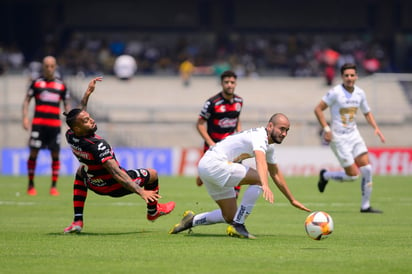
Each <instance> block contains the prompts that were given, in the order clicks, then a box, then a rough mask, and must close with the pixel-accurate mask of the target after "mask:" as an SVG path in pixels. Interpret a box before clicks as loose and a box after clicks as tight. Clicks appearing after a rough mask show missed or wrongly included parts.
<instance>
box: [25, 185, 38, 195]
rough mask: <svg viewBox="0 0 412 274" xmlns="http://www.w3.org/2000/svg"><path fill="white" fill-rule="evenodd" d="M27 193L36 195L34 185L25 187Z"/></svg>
mask: <svg viewBox="0 0 412 274" xmlns="http://www.w3.org/2000/svg"><path fill="white" fill-rule="evenodd" d="M27 195H30V196H36V195H37V190H36V189H35V188H34V186H31V187H29V188H28V189H27Z"/></svg>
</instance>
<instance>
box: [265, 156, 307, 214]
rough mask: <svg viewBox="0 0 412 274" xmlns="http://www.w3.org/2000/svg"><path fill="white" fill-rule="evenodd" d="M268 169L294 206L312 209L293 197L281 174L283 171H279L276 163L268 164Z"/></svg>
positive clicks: (305, 209)
mask: <svg viewBox="0 0 412 274" xmlns="http://www.w3.org/2000/svg"><path fill="white" fill-rule="evenodd" d="M268 170H269V174H270V177H271V178H272V180H273V182H274V183H275V184H276V186H277V187H278V188H279V190H280V191H281V192H282V193H283V195H285V197H286V198H287V199H288V200H289V202H290V203H291V204H292V205H293V206H294V207H296V208H299V209H301V210H304V211H308V212H310V211H312V210H310V209H309V208H307V207H305V206H304V205H303V204H301V203H300V202H299V201H298V200H296V199H295V198H294V197H293V195H292V193H291V192H290V190H289V187H288V185H287V183H286V180H285V177H284V176H283V173H282V172H281V171H280V169H279V168H278V166H277V165H276V164H268Z"/></svg>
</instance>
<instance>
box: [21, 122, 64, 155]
mask: <svg viewBox="0 0 412 274" xmlns="http://www.w3.org/2000/svg"><path fill="white" fill-rule="evenodd" d="M60 135H61V129H60V127H46V126H38V125H33V126H32V129H31V132H30V139H29V147H30V148H36V149H45V148H47V149H50V150H59V149H60V142H61V136H60Z"/></svg>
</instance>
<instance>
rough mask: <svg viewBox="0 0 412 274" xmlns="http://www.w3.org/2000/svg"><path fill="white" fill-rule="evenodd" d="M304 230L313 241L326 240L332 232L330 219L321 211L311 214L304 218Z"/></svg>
mask: <svg viewBox="0 0 412 274" xmlns="http://www.w3.org/2000/svg"><path fill="white" fill-rule="evenodd" d="M305 230H306V233H307V234H308V236H309V237H310V238H312V239H314V240H317V241H320V240H323V239H326V238H328V237H329V236H330V234H332V232H333V220H332V217H331V216H330V215H329V214H328V213H326V212H323V211H315V212H312V213H311V214H309V216H308V217H306V220H305Z"/></svg>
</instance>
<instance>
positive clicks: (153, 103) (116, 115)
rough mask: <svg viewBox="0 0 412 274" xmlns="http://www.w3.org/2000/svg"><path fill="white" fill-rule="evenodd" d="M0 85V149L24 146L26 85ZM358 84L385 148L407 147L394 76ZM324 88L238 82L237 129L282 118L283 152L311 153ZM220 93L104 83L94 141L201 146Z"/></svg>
mask: <svg viewBox="0 0 412 274" xmlns="http://www.w3.org/2000/svg"><path fill="white" fill-rule="evenodd" d="M409 77H412V76H411V75H409ZM89 80H90V79H89V78H79V77H69V78H67V79H66V81H67V82H68V83H69V85H70V87H71V89H72V93H73V95H74V97H75V98H76V97H77V98H79V97H80V95H81V94H82V93H83V91H84V89H85V88H86V87H87V83H88V81H89ZM0 83H1V84H0V89H2V93H1V94H3V98H2V100H1V102H2V103H1V113H0V126H1V128H2V129H1V132H2V133H1V134H0V144H1V145H2V146H8V147H21V146H25V143H26V142H27V132H25V131H24V130H23V129H22V126H21V103H22V100H23V97H24V93H25V91H26V85H27V81H26V78H24V76H18V75H8V76H4V75H3V76H2V77H1V78H0ZM358 84H359V86H361V87H362V88H364V89H365V91H366V93H367V96H368V99H369V104H370V106H371V108H372V109H373V111H374V114H375V116H376V119H377V121H378V123H379V124H380V126H381V128H382V130H383V132H384V134H385V135H386V137H387V144H386V146H392V147H393V146H411V145H412V143H411V140H410V132H411V128H412V126H411V123H410V121H411V117H412V108H411V106H410V105H409V103H408V100H407V98H406V96H405V93H404V91H403V88H402V85H401V83H400V81H399V80H398V79H397V78H396V77H395V75H391V76H390V77H385V76H384V75H381V74H376V75H374V76H368V77H363V78H362V79H360V80H359V81H358ZM328 88H329V87H327V86H326V85H325V84H324V81H323V79H322V78H319V77H305V78H293V77H284V76H277V77H261V78H240V79H239V81H238V87H237V93H239V94H240V95H242V97H244V99H245V106H244V112H243V113H242V120H243V128H249V127H255V126H260V125H265V124H266V122H267V121H266V119H267V117H269V116H270V115H271V114H272V113H275V112H283V113H285V114H287V115H288V116H289V117H290V119H291V122H292V128H291V131H290V134H289V136H288V138H287V139H286V141H285V144H286V145H302V146H306V145H318V144H320V140H319V135H318V130H319V128H318V125H317V122H316V119H315V116H314V114H313V108H314V107H315V105H316V104H317V103H318V102H319V100H320V99H321V97H322V96H323V95H324V94H325V93H326V91H327V89H328ZM219 90H220V86H219V84H218V79H217V78H215V77H200V76H199V77H195V78H194V80H193V83H192V85H191V86H190V87H184V86H183V85H182V83H181V81H180V79H179V78H178V77H170V76H167V77H160V76H149V77H144V76H137V77H134V78H133V79H132V80H131V81H128V82H124V81H119V80H117V79H116V78H115V77H113V76H107V77H106V76H105V77H104V80H103V82H102V83H99V84H98V87H97V90H96V94H94V96H93V98H92V99H91V102H90V104H89V112H90V113H91V114H92V115H93V116H94V117H95V119H96V120H97V123H98V126H99V131H100V133H101V134H102V135H104V136H105V137H106V138H107V139H109V140H111V143H112V144H113V145H115V146H145V147H170V146H171V147H175V146H176V147H182V146H185V147H193V146H201V140H200V138H199V136H198V133H197V132H196V129H195V121H196V117H197V115H198V112H199V110H200V108H201V106H202V104H203V101H204V100H205V98H207V97H208V96H209V95H210V94H213V93H215V92H216V93H217V92H218V91H219ZM74 104H76V103H74ZM358 124H359V127H360V130H361V131H362V134H363V135H364V137H365V139H366V141H367V142H368V144H369V145H370V146H374V145H376V146H377V145H379V146H380V143H379V140H378V138H376V137H375V136H374V135H373V130H372V129H371V128H370V127H369V126H368V125H367V124H366V122H365V120H364V119H363V117H361V116H360V115H358ZM63 143H64V145H65V142H63Z"/></svg>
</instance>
